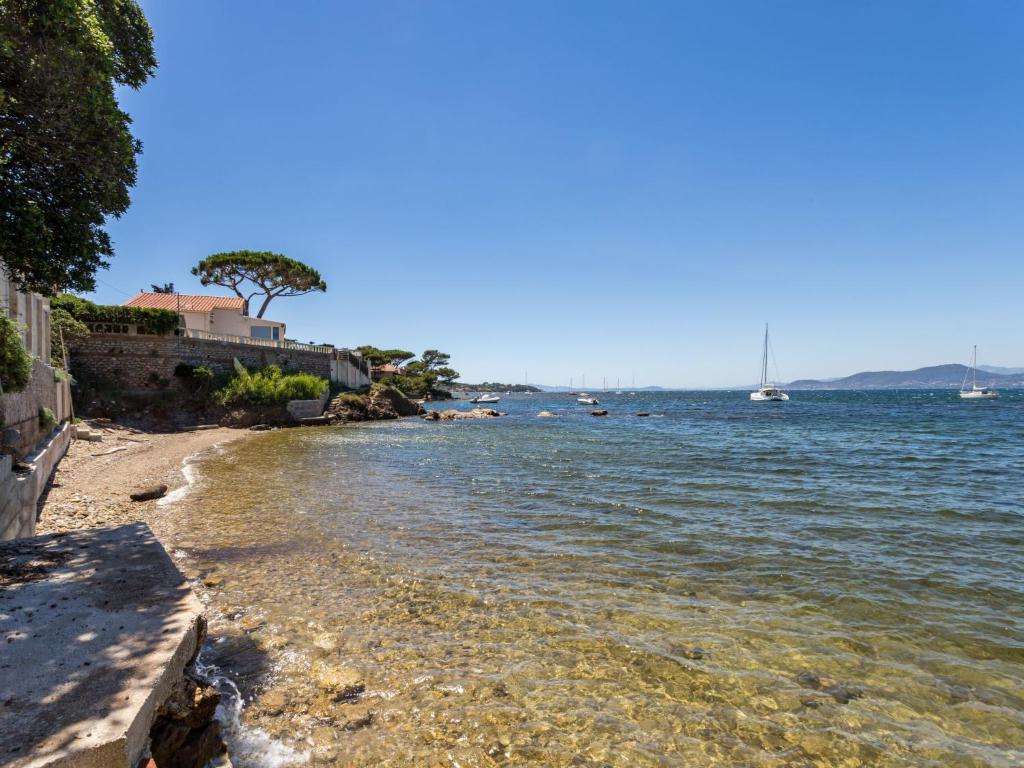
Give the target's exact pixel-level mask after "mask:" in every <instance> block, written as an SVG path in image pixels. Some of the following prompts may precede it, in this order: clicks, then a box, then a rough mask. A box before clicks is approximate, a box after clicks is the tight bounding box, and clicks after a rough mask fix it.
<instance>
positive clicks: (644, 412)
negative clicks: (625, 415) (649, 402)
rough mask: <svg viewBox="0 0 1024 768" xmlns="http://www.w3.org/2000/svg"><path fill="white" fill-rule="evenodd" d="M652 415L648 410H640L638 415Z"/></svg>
mask: <svg viewBox="0 0 1024 768" xmlns="http://www.w3.org/2000/svg"><path fill="white" fill-rule="evenodd" d="M650 415H651V414H650V413H648V412H647V411H640V413H638V414H637V416H650Z"/></svg>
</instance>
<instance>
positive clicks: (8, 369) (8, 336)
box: [0, 315, 32, 392]
mask: <svg viewBox="0 0 1024 768" xmlns="http://www.w3.org/2000/svg"><path fill="white" fill-rule="evenodd" d="M30 378H32V355H30V354H29V353H28V350H27V349H25V345H24V344H23V343H22V341H21V330H20V329H19V327H18V324H17V323H16V322H14V321H13V320H11V319H10V318H9V317H5V316H3V315H0V392H20V391H21V390H23V389H24V388H25V387H26V385H28V382H29V379H30Z"/></svg>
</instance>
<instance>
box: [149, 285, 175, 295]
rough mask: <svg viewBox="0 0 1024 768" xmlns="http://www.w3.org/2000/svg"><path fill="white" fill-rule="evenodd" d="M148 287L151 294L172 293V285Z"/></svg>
mask: <svg viewBox="0 0 1024 768" xmlns="http://www.w3.org/2000/svg"><path fill="white" fill-rule="evenodd" d="M149 287H150V288H152V289H153V293H174V283H164V284H163V285H157V284H156V283H150V284H149Z"/></svg>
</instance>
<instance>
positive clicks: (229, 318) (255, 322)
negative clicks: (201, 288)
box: [125, 291, 285, 341]
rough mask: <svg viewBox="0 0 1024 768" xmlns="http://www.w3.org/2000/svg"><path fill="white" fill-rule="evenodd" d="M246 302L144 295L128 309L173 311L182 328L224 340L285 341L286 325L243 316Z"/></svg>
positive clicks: (128, 304) (227, 298)
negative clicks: (232, 338)
mask: <svg viewBox="0 0 1024 768" xmlns="http://www.w3.org/2000/svg"><path fill="white" fill-rule="evenodd" d="M243 304H244V302H243V301H242V300H241V299H240V298H238V297H236V296H193V295H189V294H185V293H146V292H144V291H143V292H141V293H139V294H138V295H136V296H133V297H132V298H131V299H129V300H128V301H126V302H125V306H126V307H148V308H150V309H170V310H172V311H174V312H177V313H178V315H179V317H180V318H181V321H180V322H181V327H182V328H187V329H189V330H194V331H203V332H205V333H211V334H217V335H221V336H243V337H246V338H250V339H266V340H269V341H282V340H283V339H284V335H285V324H284V323H279V322H278V321H277V320H267V319H266V318H263V317H249V316H248V315H243V314H242V306H243Z"/></svg>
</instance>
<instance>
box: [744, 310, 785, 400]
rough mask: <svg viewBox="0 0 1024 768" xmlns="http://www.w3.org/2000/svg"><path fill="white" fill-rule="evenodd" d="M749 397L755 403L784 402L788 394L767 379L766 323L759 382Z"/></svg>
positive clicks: (766, 324) (765, 325)
mask: <svg viewBox="0 0 1024 768" xmlns="http://www.w3.org/2000/svg"><path fill="white" fill-rule="evenodd" d="M750 399H751V400H753V401H754V402H756V403H766V402H775V403H778V402H784V401H786V400H789V395H787V394H786V393H785V392H783V391H782V390H781V389H779V388H778V387H777V386H775V384H773V383H771V382H769V381H768V323H765V324H764V352H762V353H761V384H760V386H759V387H758V388H757V392H751V393H750Z"/></svg>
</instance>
